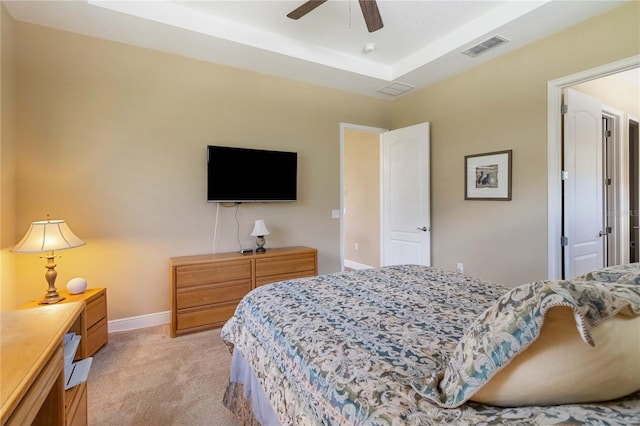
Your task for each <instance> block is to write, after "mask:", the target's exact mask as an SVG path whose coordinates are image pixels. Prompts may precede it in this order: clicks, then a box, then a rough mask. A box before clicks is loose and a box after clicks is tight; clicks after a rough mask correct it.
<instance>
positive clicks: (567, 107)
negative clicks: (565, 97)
mask: <svg viewBox="0 0 640 426" xmlns="http://www.w3.org/2000/svg"><path fill="white" fill-rule="evenodd" d="M560 112H561V113H562V114H566V113H568V112H569V105H567V104H564V105H562V106H561V107H560Z"/></svg>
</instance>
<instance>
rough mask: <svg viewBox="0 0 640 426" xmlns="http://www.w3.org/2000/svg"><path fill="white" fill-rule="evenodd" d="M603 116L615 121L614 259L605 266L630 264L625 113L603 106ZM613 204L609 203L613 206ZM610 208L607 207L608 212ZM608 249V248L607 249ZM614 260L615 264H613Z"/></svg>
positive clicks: (613, 137)
mask: <svg viewBox="0 0 640 426" xmlns="http://www.w3.org/2000/svg"><path fill="white" fill-rule="evenodd" d="M602 115H603V116H604V117H607V118H609V119H611V120H612V121H613V129H612V135H611V141H612V142H613V170H612V174H613V175H614V179H613V191H612V192H613V212H609V211H607V212H606V213H607V214H611V213H614V217H613V219H610V220H612V222H613V229H614V233H613V236H612V238H613V247H614V250H613V259H608V263H607V264H606V265H605V266H612V265H620V264H624V263H629V244H628V235H629V215H628V212H629V197H628V195H627V194H625V190H628V188H629V143H626V144H625V143H623V135H624V133H623V127H622V126H623V121H624V120H623V117H624V112H623V111H620V110H618V109H616V108H613V107H610V106H608V105H604V104H603V105H602ZM611 204H612V203H609V206H611ZM609 206H606V210H608V208H609ZM607 249H608V247H607ZM612 260H613V262H612Z"/></svg>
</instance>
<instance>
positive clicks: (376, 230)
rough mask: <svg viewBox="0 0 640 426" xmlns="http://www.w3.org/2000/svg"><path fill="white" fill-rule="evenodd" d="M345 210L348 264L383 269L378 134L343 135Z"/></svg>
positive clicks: (346, 257) (346, 256)
mask: <svg viewBox="0 0 640 426" xmlns="http://www.w3.org/2000/svg"><path fill="white" fill-rule="evenodd" d="M344 207H345V209H346V212H345V214H344V221H343V224H342V225H343V227H344V256H345V260H350V261H352V262H357V263H360V264H362V265H368V266H380V135H379V134H377V133H367V132H361V131H354V130H345V132H344ZM356 244H357V245H358V249H357V250H356V248H355V247H356Z"/></svg>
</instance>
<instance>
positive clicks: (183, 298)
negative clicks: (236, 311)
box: [176, 279, 251, 309]
mask: <svg viewBox="0 0 640 426" xmlns="http://www.w3.org/2000/svg"><path fill="white" fill-rule="evenodd" d="M250 291H251V280H250V279H247V280H242V281H237V282H234V283H233V284H231V285H221V284H210V285H204V286H198V287H187V288H182V289H179V290H178V291H177V295H176V296H177V305H178V306H177V308H178V309H184V308H192V307H195V306H203V305H211V304H214V303H224V302H231V301H236V302H237V301H238V300H240V299H242V298H243V297H244V296H245V295H246V294H247V293H249V292H250Z"/></svg>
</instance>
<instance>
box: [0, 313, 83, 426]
mask: <svg viewBox="0 0 640 426" xmlns="http://www.w3.org/2000/svg"><path fill="white" fill-rule="evenodd" d="M83 310H84V303H83V302H73V303H64V304H57V305H50V306H46V307H39V308H35V309H24V310H19V311H8V312H0V365H2V369H1V371H0V374H1V376H0V378H1V383H2V386H0V402H1V403H2V408H0V424H2V425H5V424H6V425H24V424H32V423H35V424H54V425H55V424H58V425H63V424H65V421H66V420H65V407H64V403H65V392H64V357H63V354H64V343H63V339H64V335H65V334H66V333H67V331H68V330H70V329H71V328H72V327H73V326H74V324H75V323H76V322H77V321H79V318H80V315H81V313H82V312H83Z"/></svg>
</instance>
